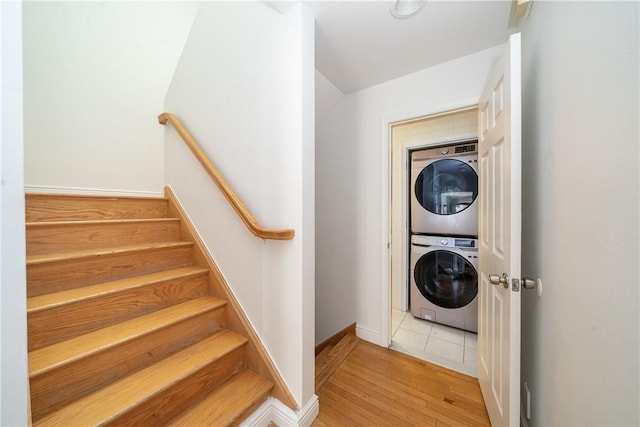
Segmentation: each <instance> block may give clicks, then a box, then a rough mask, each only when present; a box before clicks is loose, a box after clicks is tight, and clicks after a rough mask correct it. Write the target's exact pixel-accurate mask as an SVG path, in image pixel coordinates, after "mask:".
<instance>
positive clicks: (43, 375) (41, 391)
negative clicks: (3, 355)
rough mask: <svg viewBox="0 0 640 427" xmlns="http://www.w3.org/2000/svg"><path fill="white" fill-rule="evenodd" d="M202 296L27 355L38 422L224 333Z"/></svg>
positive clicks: (221, 304)
mask: <svg viewBox="0 0 640 427" xmlns="http://www.w3.org/2000/svg"><path fill="white" fill-rule="evenodd" d="M225 306H226V301H224V300H220V299H217V298H214V297H211V296H204V297H200V298H197V299H193V300H190V301H187V302H184V303H181V304H177V305H174V306H171V307H168V308H164V309H162V310H158V311H155V312H153V313H150V314H146V315H144V316H140V317H137V318H134V319H131V320H128V321H125V322H122V323H118V324H116V325H113V326H109V327H106V328H103V329H99V330H97V331H94V332H91V333H88V334H85V335H81V336H79V337H76V338H72V339H70V340H67V341H62V342H60V343H57V344H53V345H50V346H48V347H43V348H41V349H38V350H34V351H32V352H29V376H30V380H31V397H32V405H31V406H32V413H33V414H34V419H38V418H39V417H40V416H42V415H44V414H46V413H48V412H49V411H51V410H52V409H54V408H57V407H59V406H61V405H63V404H65V403H68V402H70V401H72V400H74V399H76V398H78V397H79V396H81V395H83V394H86V393H88V392H91V391H93V390H95V389H97V388H99V387H102V386H104V385H106V384H108V383H110V382H113V381H115V380H117V379H118V378H121V377H123V376H125V375H128V374H129V373H131V372H133V371H136V370H138V369H141V368H143V367H145V366H148V365H149V364H151V363H154V362H156V361H157V360H159V359H161V358H163V357H166V356H168V355H169V354H172V353H174V352H176V351H179V350H180V349H182V348H184V347H186V346H188V345H191V344H193V343H194V342H196V341H198V340H201V339H202V338H204V337H206V336H208V335H211V334H213V333H215V332H217V331H218V330H220V329H222V328H224V327H225V326H226V325H225V322H226V311H225Z"/></svg>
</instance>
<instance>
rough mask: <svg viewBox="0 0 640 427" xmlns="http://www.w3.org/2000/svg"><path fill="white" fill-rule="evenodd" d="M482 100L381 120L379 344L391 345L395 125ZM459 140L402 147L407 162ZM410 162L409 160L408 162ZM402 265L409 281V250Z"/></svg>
mask: <svg viewBox="0 0 640 427" xmlns="http://www.w3.org/2000/svg"><path fill="white" fill-rule="evenodd" d="M479 100H480V96H479V95H478V96H477V97H473V98H468V99H465V100H460V101H458V102H452V103H449V104H442V105H438V106H435V107H429V108H424V109H422V110H417V111H415V110H414V111H408V112H405V113H400V114H394V115H389V116H386V117H383V118H382V119H381V122H380V132H381V138H380V141H381V144H382V145H381V150H380V151H381V156H380V157H381V170H382V173H381V174H380V175H381V182H380V188H381V198H380V199H381V200H380V206H381V212H382V215H381V221H380V226H381V240H380V259H381V260H382V262H381V263H380V277H381V278H382V280H381V286H380V313H381V315H382V318H381V321H380V325H381V327H380V336H379V342H378V345H380V346H383V347H387V348H388V347H389V345H390V344H391V308H392V307H391V244H392V242H391V209H392V207H391V178H392V173H393V170H392V165H391V161H392V153H393V146H392V142H393V141H392V138H391V126H393V125H397V124H400V123H403V122H410V121H414V120H421V119H425V118H428V117H431V116H440V115H443V114H448V113H453V112H456V111H463V110H468V109H472V108H478V102H479ZM456 140H460V137H446V138H440V139H433V140H430V141H427V142H426V143H424V144H411V145H407V146H406V147H404V149H403V150H402V155H403V163H405V161H407V162H408V161H409V158H408V153H409V149H415V148H421V147H429V146H433V145H440V144H442V143H447V142H455V141H456ZM405 164H406V163H405ZM407 170H408V168H403V172H402V180H403V181H406V180H407V179H408V172H407ZM407 199H408V197H407V194H403V195H402V216H403V217H404V218H406V217H407V214H408V209H407V206H408V200H407ZM407 227H408V224H405V225H404V227H403V231H402V236H403V237H402V242H401V243H400V244H401V245H402V247H403V248H408V247H409V242H408V241H407V235H408V230H407ZM401 253H402V258H401V261H400V262H401V265H402V278H403V282H406V281H407V278H408V274H409V272H408V268H407V265H408V262H409V253H408V250H406V249H405V250H403V251H401Z"/></svg>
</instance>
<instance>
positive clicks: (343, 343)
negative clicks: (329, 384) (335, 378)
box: [315, 334, 360, 391]
mask: <svg viewBox="0 0 640 427" xmlns="http://www.w3.org/2000/svg"><path fill="white" fill-rule="evenodd" d="M359 341H360V339H359V338H358V337H356V336H355V335H353V334H347V335H345V336H344V337H343V338H342V339H341V340H340V341H339V342H338V344H336V345H335V347H333V348H332V349H331V350H330V351H329V352H328V353H326V354H325V355H324V356H323V359H321V365H320V367H319V368H318V365H316V374H315V380H316V391H317V390H318V389H319V388H320V387H322V385H323V384H324V383H325V382H326V381H327V380H328V379H329V377H330V376H331V375H333V372H334V371H335V370H336V369H338V367H339V366H340V364H342V362H343V361H344V359H346V358H347V356H348V355H349V353H351V352H352V351H353V349H354V348H356V346H357V345H358V342H359ZM321 354H322V352H320V354H318V356H320V355H321ZM317 360H318V359H316V361H317Z"/></svg>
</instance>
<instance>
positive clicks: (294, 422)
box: [240, 394, 320, 427]
mask: <svg viewBox="0 0 640 427" xmlns="http://www.w3.org/2000/svg"><path fill="white" fill-rule="evenodd" d="M319 413H320V405H319V403H318V396H316V395H315V394H314V395H313V396H312V397H311V399H309V401H308V402H307V404H306V405H304V407H303V408H302V409H300V410H298V411H294V410H293V409H291V408H289V407H288V406H287V405H285V404H284V403H282V402H280V401H279V400H278V399H276V398H273V397H270V398H269V399H267V401H266V402H264V403H263V404H262V406H260V407H259V408H258V409H257V410H256V411H255V412H254V413H253V414H251V415H250V416H249V418H247V419H246V420H244V421H243V422H242V423H241V424H240V426H241V427H267V426H268V425H269V424H271V423H274V424H276V425H277V426H279V427H289V426H291V427H301V426H310V425H311V423H312V422H313V420H315V419H316V417H317V416H318V414H319Z"/></svg>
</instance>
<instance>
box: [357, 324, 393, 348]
mask: <svg viewBox="0 0 640 427" xmlns="http://www.w3.org/2000/svg"><path fill="white" fill-rule="evenodd" d="M356 336H357V337H358V338H361V339H363V340H365V341H368V342H370V343H372V344H375V345H379V346H382V347H386V346H387V344H386V343H385V344H381V339H382V337H381V335H380V331H374V330H373V329H367V328H363V327H362V326H358V325H356Z"/></svg>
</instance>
